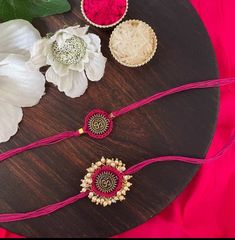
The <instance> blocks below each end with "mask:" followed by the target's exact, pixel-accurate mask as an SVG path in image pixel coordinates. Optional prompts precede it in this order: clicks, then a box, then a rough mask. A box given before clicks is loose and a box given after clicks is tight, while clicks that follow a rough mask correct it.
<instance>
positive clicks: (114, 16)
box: [81, 0, 128, 28]
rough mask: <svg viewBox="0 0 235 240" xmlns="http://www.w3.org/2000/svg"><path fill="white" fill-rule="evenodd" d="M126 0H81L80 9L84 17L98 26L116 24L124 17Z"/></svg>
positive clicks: (126, 8)
mask: <svg viewBox="0 0 235 240" xmlns="http://www.w3.org/2000/svg"><path fill="white" fill-rule="evenodd" d="M127 10H128V0H82V1H81V11H82V14H83V16H84V17H85V19H86V20H87V21H88V22H89V23H90V24H92V25H94V26H96V27H99V28H108V27H113V26H115V25H117V24H118V23H119V22H121V21H122V19H123V18H124V17H125V15H126V13H127Z"/></svg>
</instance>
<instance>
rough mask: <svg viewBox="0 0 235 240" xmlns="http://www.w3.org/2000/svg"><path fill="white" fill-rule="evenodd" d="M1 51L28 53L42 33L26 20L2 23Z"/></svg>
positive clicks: (0, 26)
mask: <svg viewBox="0 0 235 240" xmlns="http://www.w3.org/2000/svg"><path fill="white" fill-rule="evenodd" d="M0 33H1V37H0V52H1V53H16V54H28V52H29V51H30V50H31V48H32V46H33V44H34V43H35V42H36V41H37V40H39V39H41V36H40V33H39V32H38V30H37V29H36V28H34V27H33V25H32V24H31V23H29V22H27V21H25V20H20V19H17V20H11V21H8V22H5V23H1V24H0Z"/></svg>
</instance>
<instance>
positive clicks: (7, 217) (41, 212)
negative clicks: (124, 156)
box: [0, 78, 235, 223]
mask: <svg viewBox="0 0 235 240" xmlns="http://www.w3.org/2000/svg"><path fill="white" fill-rule="evenodd" d="M234 83H235V78H225V79H216V80H208V81H203V82H196V83H189V84H186V85H182V86H179V87H176V88H172V89H169V90H166V91H163V92H160V93H157V94H155V95H153V96H151V97H148V98H146V99H143V100H141V101H138V102H136V103H133V104H131V105H129V106H127V107H124V108H122V109H120V110H118V111H115V112H113V113H112V114H113V116H114V117H118V116H121V115H123V114H125V113H127V112H130V111H132V110H134V109H137V108H139V107H141V106H144V105H146V104H149V103H151V102H153V101H155V100H157V99H160V98H162V97H165V96H169V95H172V94H174V93H179V92H184V91H186V90H190V89H203V88H211V87H219V86H224V85H227V84H234ZM76 136H80V134H79V132H78V131H76V132H73V131H72V132H65V133H61V134H58V135H55V136H52V137H49V138H45V139H42V140H40V141H37V142H34V143H32V144H29V145H27V146H25V147H21V148H17V149H13V150H10V151H8V152H6V153H2V154H0V161H4V160H6V159H7V158H9V157H12V156H14V155H16V154H19V153H21V152H24V151H27V150H30V149H34V148H37V147H42V146H46V145H50V144H55V143H58V142H60V141H62V140H65V139H68V138H71V137H76ZM234 143H235V134H234V135H233V136H232V137H231V138H230V140H229V141H228V142H227V144H226V145H225V146H224V147H223V148H222V149H221V150H220V151H219V152H218V153H217V154H215V155H214V156H212V157H210V158H207V159H200V158H189V157H183V156H162V157H157V158H152V159H148V160H145V161H142V162H140V163H138V164H136V165H134V166H132V167H130V168H129V169H127V170H126V171H125V175H129V174H134V173H137V172H139V171H140V170H142V169H143V168H145V167H147V166H149V165H151V164H154V163H157V162H164V161H180V162H185V163H190V164H204V163H208V162H211V161H215V160H217V159H219V158H220V157H221V156H222V155H223V154H225V153H226V151H227V150H228V149H229V148H230V147H231V145H232V144H234ZM88 194H89V192H85V193H80V194H78V195H76V196H74V197H71V198H68V199H66V200H64V201H62V202H58V203H55V204H52V205H49V206H46V207H43V208H40V209H38V210H35V211H32V212H27V213H9V214H0V222H1V223H6V222H15V221H22V220H27V219H33V218H37V217H41V216H45V215H48V214H52V213H54V212H56V211H58V210H60V209H62V208H64V207H66V206H68V205H71V204H73V203H75V202H77V201H79V200H80V199H83V198H85V197H87V196H88Z"/></svg>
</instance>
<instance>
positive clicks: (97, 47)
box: [87, 33, 101, 53]
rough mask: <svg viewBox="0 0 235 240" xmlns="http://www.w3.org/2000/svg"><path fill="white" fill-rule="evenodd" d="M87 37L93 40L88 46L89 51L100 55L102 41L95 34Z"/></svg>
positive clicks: (89, 34)
mask: <svg viewBox="0 0 235 240" xmlns="http://www.w3.org/2000/svg"><path fill="white" fill-rule="evenodd" d="M87 35H88V36H89V38H90V39H91V43H90V44H89V45H88V46H87V47H88V49H89V50H93V51H95V52H97V53H99V52H100V51H101V40H100V38H99V36H97V35H96V34H93V33H88V34H87Z"/></svg>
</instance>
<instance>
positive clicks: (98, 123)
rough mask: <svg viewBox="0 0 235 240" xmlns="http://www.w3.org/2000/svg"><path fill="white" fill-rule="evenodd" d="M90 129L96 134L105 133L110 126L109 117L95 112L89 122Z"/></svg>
mask: <svg viewBox="0 0 235 240" xmlns="http://www.w3.org/2000/svg"><path fill="white" fill-rule="evenodd" d="M88 128H89V131H90V132H92V133H93V134H95V135H102V134H104V133H105V132H106V131H107V130H108V128H109V121H108V119H107V118H106V117H105V116H103V115H102V114H94V115H93V116H92V117H91V118H90V119H89V122H88Z"/></svg>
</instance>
